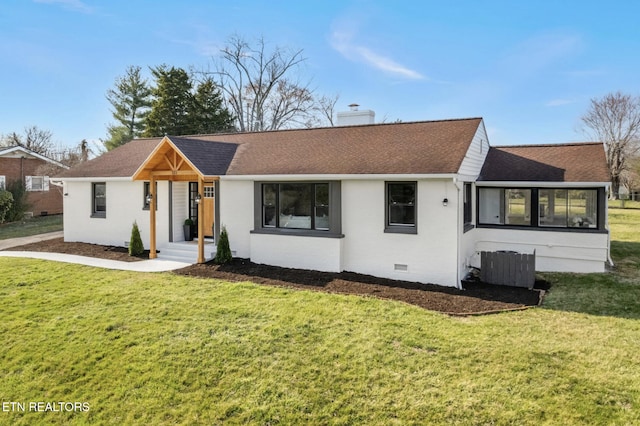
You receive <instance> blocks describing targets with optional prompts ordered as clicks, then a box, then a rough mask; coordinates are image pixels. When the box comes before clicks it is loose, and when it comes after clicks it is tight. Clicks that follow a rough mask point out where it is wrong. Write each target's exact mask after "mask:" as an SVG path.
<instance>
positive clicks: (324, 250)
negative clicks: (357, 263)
mask: <svg viewBox="0 0 640 426" xmlns="http://www.w3.org/2000/svg"><path fill="white" fill-rule="evenodd" d="M342 240H343V239H342V238H322V237H302V236H297V235H291V236H287V235H270V234H251V260H252V261H253V262H256V263H264V264H267V265H274V266H282V267H285V268H298V269H311V270H315V271H324V272H341V271H342V262H341V257H342V256H341V255H342Z"/></svg>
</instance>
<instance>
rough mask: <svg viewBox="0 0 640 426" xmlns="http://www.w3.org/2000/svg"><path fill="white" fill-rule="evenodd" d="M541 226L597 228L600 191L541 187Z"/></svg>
mask: <svg viewBox="0 0 640 426" xmlns="http://www.w3.org/2000/svg"><path fill="white" fill-rule="evenodd" d="M539 204H540V207H539V222H540V226H552V227H563V228H567V227H572V228H574V227H575V228H597V227H598V192H597V190H595V189H541V190H540V192H539Z"/></svg>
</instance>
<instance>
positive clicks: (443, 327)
mask: <svg viewBox="0 0 640 426" xmlns="http://www.w3.org/2000/svg"><path fill="white" fill-rule="evenodd" d="M611 223H612V229H613V238H614V240H615V241H614V242H613V253H614V260H615V261H616V265H617V266H616V268H615V270H614V271H613V272H608V273H605V274H591V275H579V274H547V275H548V276H547V278H549V279H551V281H552V282H553V287H552V288H551V291H550V292H549V294H548V298H547V300H546V302H545V306H544V307H543V308H542V309H539V308H536V309H529V310H526V311H518V312H510V313H502V314H496V315H489V316H479V317H467V318H457V317H449V316H446V315H442V314H437V313H434V312H431V311H427V310H424V309H421V308H418V307H414V306H409V305H406V304H404V303H401V302H394V301H384V300H379V299H375V298H367V297H360V296H346V295H337V294H327V293H320V292H310V291H300V290H293V289H285V288H278V287H267V286H259V285H256V284H252V283H229V282H224V281H219V280H213V279H201V278H192V277H186V276H178V275H175V274H136V273H130V272H116V271H107V270H101V269H95V268H90V267H84V266H75V265H65V264H60V263H53V262H45V261H38V260H28V259H11V258H0V318H1V321H0V335H1V336H2V346H3V348H2V351H0V395H1V398H2V405H1V406H0V407H1V408H2V410H1V411H0V424H12V425H13V424H23V425H31V424H117V425H120V424H144V425H147V424H154V425H155V424H184V425H192V424H260V425H266V424H271V425H275V424H368V425H369V424H371V425H389V424H397V425H404V424H447V425H449V424H461V425H467V424H514V425H515V424H517V425H526V424H529V425H540V424H542V425H544V424H549V425H556V424H562V425H572V424H575V425H582V424H619V425H627V424H640V368H638V365H640V351H639V350H638V347H640V303H639V300H640V278H638V277H639V276H640V274H639V273H638V259H640V241H639V240H640V210H639V211H637V212H634V211H628V210H624V211H623V210H620V211H617V210H614V211H612V212H611ZM12 402H13V403H16V404H11V403H12ZM47 402H48V403H49V404H50V405H49V407H47V405H46V403H47ZM38 403H42V404H40V405H38ZM59 403H62V404H59ZM74 403H78V404H77V405H74ZM20 404H22V405H20ZM56 404H58V405H56ZM83 404H84V405H83ZM21 407H23V408H24V411H22V410H21V409H20V408H21ZM75 407H79V408H78V409H76V408H75ZM32 408H35V409H42V410H46V409H47V408H50V410H49V411H44V412H43V411H35V410H33V409H32ZM85 408H88V411H82V410H84V409H85ZM52 410H56V411H52ZM66 410H69V411H66ZM73 410H76V411H73Z"/></svg>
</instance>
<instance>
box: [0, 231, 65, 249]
mask: <svg viewBox="0 0 640 426" xmlns="http://www.w3.org/2000/svg"><path fill="white" fill-rule="evenodd" d="M62 237H64V232H63V231H56V232H48V233H46V234H38V235H31V236H29V237H20V238H9V239H7V240H0V250H6V249H8V248H11V247H17V246H23V245H25V244H31V243H39V242H40V241H46V240H53V239H54V238H62Z"/></svg>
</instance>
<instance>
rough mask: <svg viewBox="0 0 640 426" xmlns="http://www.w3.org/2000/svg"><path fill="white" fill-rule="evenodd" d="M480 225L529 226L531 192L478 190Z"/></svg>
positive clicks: (514, 189) (524, 190)
mask: <svg viewBox="0 0 640 426" xmlns="http://www.w3.org/2000/svg"><path fill="white" fill-rule="evenodd" d="M478 207H479V214H478V220H479V223H480V224H487V225H521V226H530V225H531V190H530V189H520V188H513V189H509V188H480V190H479V200H478Z"/></svg>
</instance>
